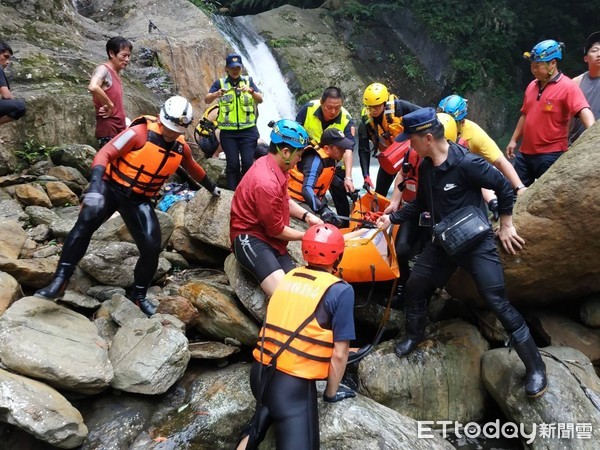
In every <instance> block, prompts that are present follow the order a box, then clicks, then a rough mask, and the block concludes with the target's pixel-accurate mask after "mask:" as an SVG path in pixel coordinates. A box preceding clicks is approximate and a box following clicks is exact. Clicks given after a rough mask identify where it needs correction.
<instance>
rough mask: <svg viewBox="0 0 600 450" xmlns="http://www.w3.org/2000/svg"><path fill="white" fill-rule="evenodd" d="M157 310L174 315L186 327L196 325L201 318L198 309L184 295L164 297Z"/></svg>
mask: <svg viewBox="0 0 600 450" xmlns="http://www.w3.org/2000/svg"><path fill="white" fill-rule="evenodd" d="M156 312H157V313H161V314H171V315H174V316H175V317H177V318H179V320H181V321H182V322H183V323H184V324H185V327H186V328H190V327H193V326H195V325H196V324H197V323H198V321H199V320H200V314H199V313H198V310H197V309H196V308H195V307H194V305H192V302H191V301H190V300H188V299H187V298H185V297H182V296H168V297H163V298H162V299H161V301H160V304H159V305H158V308H157V310H156Z"/></svg>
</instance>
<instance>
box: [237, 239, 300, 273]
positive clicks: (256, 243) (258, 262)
mask: <svg viewBox="0 0 600 450" xmlns="http://www.w3.org/2000/svg"><path fill="white" fill-rule="evenodd" d="M233 253H234V255H235V257H236V259H237V260H238V262H239V263H240V264H241V265H242V267H243V268H244V269H246V270H247V271H248V272H250V273H251V274H252V275H254V277H255V278H256V279H257V280H258V282H259V283H262V282H263V281H264V279H265V278H267V277H268V276H269V275H271V274H272V273H273V272H275V271H276V270H283V271H284V272H285V273H288V272H289V271H290V270H292V269H293V268H294V267H296V265H295V264H294V261H293V260H292V257H291V256H290V255H289V253H284V254H283V255H281V254H280V253H279V252H278V251H277V250H275V249H274V248H273V247H271V246H270V245H269V244H267V243H266V242H264V241H262V240H261V239H259V238H257V237H255V236H251V235H249V234H240V235H239V236H236V237H235V239H234V240H233Z"/></svg>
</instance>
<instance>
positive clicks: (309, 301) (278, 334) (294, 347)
mask: <svg viewBox="0 0 600 450" xmlns="http://www.w3.org/2000/svg"><path fill="white" fill-rule="evenodd" d="M342 282H343V281H342V280H340V279H339V278H337V277H335V276H333V275H331V274H330V273H327V272H321V271H317V270H312V269H308V268H307V267H299V268H296V269H293V270H292V271H290V272H288V273H287V274H286V275H285V277H284V278H283V279H282V280H281V282H280V283H279V285H278V286H277V289H276V290H275V292H274V293H273V296H272V297H271V299H270V300H269V306H268V307H267V318H266V322H265V326H264V327H263V328H262V329H261V332H260V335H259V337H258V343H257V346H256V348H255V349H254V351H253V353H252V354H253V355H254V358H255V359H256V360H257V361H259V362H262V363H263V364H265V365H268V364H270V362H271V358H272V357H273V356H274V355H275V354H277V352H278V351H279V350H280V349H281V348H282V346H284V345H285V343H286V342H287V340H288V338H289V337H290V335H292V334H293V333H294V332H295V331H296V330H297V329H298V328H299V327H300V325H302V324H303V322H305V321H306V320H309V322H308V325H306V326H305V327H304V328H302V330H301V331H300V332H299V334H298V336H296V337H295V338H294V339H292V341H291V343H290V344H289V346H288V347H287V348H285V349H284V350H283V351H282V352H281V354H280V355H279V356H278V357H277V360H276V362H275V366H276V367H277V370H280V371H282V372H285V373H287V374H289V375H293V376H295V377H299V378H304V379H307V380H321V379H324V378H327V375H328V374H329V362H330V360H331V356H332V355H333V331H332V330H326V329H324V328H322V327H321V326H320V325H319V323H318V322H317V320H316V319H315V317H314V314H315V311H316V310H317V308H318V306H319V304H320V303H321V300H322V299H323V296H324V295H325V292H326V291H327V289H329V288H330V287H331V286H332V285H333V284H335V283H342ZM311 318H312V319H311ZM263 333H264V348H263V347H262V342H263ZM261 348H262V354H261Z"/></svg>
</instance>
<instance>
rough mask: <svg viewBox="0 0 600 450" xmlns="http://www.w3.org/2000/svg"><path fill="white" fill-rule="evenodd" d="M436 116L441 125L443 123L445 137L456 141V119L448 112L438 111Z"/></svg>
mask: <svg viewBox="0 0 600 450" xmlns="http://www.w3.org/2000/svg"><path fill="white" fill-rule="evenodd" d="M437 118H438V120H439V121H440V123H441V124H442V125H444V136H446V139H448V140H449V141H452V142H456V138H457V137H458V130H457V128H456V121H455V120H454V117H452V116H451V115H450V114H446V113H442V112H439V113H437Z"/></svg>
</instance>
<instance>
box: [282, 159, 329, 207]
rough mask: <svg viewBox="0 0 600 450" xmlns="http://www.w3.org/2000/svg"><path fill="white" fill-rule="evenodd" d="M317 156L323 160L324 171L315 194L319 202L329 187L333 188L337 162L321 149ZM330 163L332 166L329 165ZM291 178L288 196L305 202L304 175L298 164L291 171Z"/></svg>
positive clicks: (315, 188)
mask: <svg viewBox="0 0 600 450" xmlns="http://www.w3.org/2000/svg"><path fill="white" fill-rule="evenodd" d="M317 154H318V155H319V157H320V158H321V159H322V160H323V170H322V171H321V174H320V175H319V178H318V179H317V181H316V183H315V186H314V189H313V191H314V193H315V195H316V196H317V198H318V199H319V200H321V199H322V198H323V197H325V193H326V192H327V189H329V186H331V182H332V181H333V177H334V175H335V165H336V163H337V161H335V160H334V159H333V158H331V157H330V156H329V155H328V154H327V153H325V150H323V149H322V148H319V149H318V150H317ZM328 162H329V163H330V164H328ZM289 174H290V178H289V180H288V194H290V197H292V198H293V199H295V200H298V201H300V202H305V201H306V200H305V199H304V196H303V195H302V185H303V184H304V173H302V171H300V170H299V169H298V164H296V165H295V166H294V167H292V168H291V169H290V171H289Z"/></svg>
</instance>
